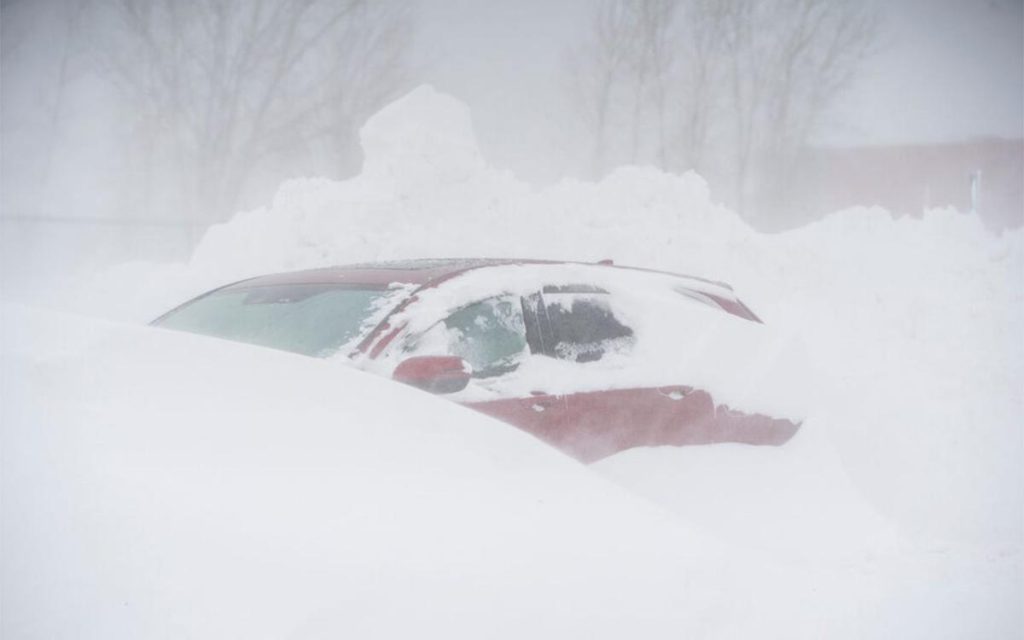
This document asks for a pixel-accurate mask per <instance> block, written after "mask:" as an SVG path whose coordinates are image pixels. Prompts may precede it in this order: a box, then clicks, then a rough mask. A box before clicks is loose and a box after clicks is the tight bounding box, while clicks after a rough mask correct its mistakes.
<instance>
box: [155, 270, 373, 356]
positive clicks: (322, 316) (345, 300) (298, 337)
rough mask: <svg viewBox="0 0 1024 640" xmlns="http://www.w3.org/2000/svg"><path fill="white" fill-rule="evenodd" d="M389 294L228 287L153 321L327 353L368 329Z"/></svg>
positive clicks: (323, 287)
mask: <svg viewBox="0 0 1024 640" xmlns="http://www.w3.org/2000/svg"><path fill="white" fill-rule="evenodd" d="M389 293H390V292H389V291H388V290H386V289H373V288H359V287H353V286H338V285H336V284H287V285H269V286H254V287H243V288H235V287H231V288H227V289H220V290H218V291H214V292H213V293H210V294H207V295H205V296H202V297H200V298H197V299H195V300H193V301H192V302H189V303H186V304H184V305H182V306H181V307H178V308H177V309H175V310H174V311H171V312H170V313H168V314H167V315H165V316H163V317H162V318H160V319H158V320H157V321H156V322H154V323H153V324H155V325H157V326H160V327H165V328H168V329H176V330H180V331H188V332H190V333H198V334H203V335H208V336H214V337H218V338H225V339H227V340H234V341H237V342H246V343H250V344H258V345H261V346H264V347H271V348H274V349H281V350H283V351H292V352H295V353H301V354H304V355H309V356H317V357H327V356H330V355H333V354H334V353H336V352H337V351H338V350H339V349H340V348H341V347H342V346H344V345H345V344H347V343H349V342H350V341H352V340H354V339H356V338H358V337H359V336H360V335H361V334H362V333H364V332H366V331H368V330H369V329H371V328H372V326H370V325H371V324H372V323H370V320H371V319H372V318H373V317H374V316H375V315H376V312H377V311H379V310H381V306H382V305H383V304H384V303H386V302H387V298H388V294H389Z"/></svg>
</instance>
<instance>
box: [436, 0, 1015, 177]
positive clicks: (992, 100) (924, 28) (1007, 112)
mask: <svg viewBox="0 0 1024 640" xmlns="http://www.w3.org/2000/svg"><path fill="white" fill-rule="evenodd" d="M419 2H420V11H421V13H420V17H421V30H420V39H419V41H418V45H417V57H418V58H419V59H420V62H421V64H422V65H423V71H424V75H425V76H426V77H427V79H428V80H429V81H431V82H432V83H434V84H436V85H437V86H438V88H441V89H443V90H446V91H449V92H452V93H454V94H456V95H457V96H459V97H460V98H462V99H463V100H465V101H467V102H469V103H470V105H471V106H472V107H473V115H474V118H475V120H476V122H477V125H478V129H479V130H480V134H481V137H482V138H483V140H482V142H483V144H484V146H485V149H486V150H487V151H488V154H489V155H490V156H491V157H492V159H493V160H494V161H495V162H496V163H498V164H499V165H504V166H509V167H512V168H514V169H515V170H516V172H517V173H521V174H527V175H524V176H523V177H533V178H541V179H543V178H546V177H549V176H548V175H547V174H550V175H554V174H556V173H558V169H559V168H558V167H556V166H550V167H540V166H536V167H531V166H530V164H529V163H536V162H537V157H536V154H532V153H530V150H533V149H538V148H539V149H543V148H544V147H545V145H547V146H552V147H554V146H557V147H563V146H564V145H567V144H571V141H570V140H569V139H568V138H567V137H566V136H567V135H568V133H567V132H566V131H564V124H562V125H560V124H557V123H559V122H562V123H564V119H563V118H559V117H557V116H558V115H559V114H558V113H557V111H558V107H557V105H558V104H562V105H563V108H567V106H565V102H564V101H565V96H564V94H565V90H564V85H565V82H566V77H565V75H564V74H565V69H564V68H565V51H566V49H567V48H569V47H570V46H571V45H572V44H574V43H576V42H579V41H580V39H581V38H583V37H584V36H585V34H586V27H587V26H588V25H587V21H588V11H589V8H590V7H591V6H592V2H590V1H588V0H556V1H551V0H517V1H516V2H505V1H500V0H490V1H481V0H419ZM879 6H880V7H881V10H882V16H883V35H882V48H881V51H880V52H879V53H878V54H877V55H876V56H875V57H874V58H873V59H871V60H870V61H869V62H868V64H866V65H865V68H864V70H863V73H862V75H861V77H860V81H859V83H858V84H857V86H856V87H855V88H854V89H853V90H852V91H850V92H849V93H848V94H847V95H846V96H845V97H844V99H843V102H842V104H841V105H840V106H839V108H838V109H837V111H836V113H835V123H836V126H835V127H834V129H833V130H832V131H831V132H830V133H829V134H827V135H825V136H823V138H822V141H823V142H828V143H838V144H886V143H893V142H934V141H948V140H961V139H965V138H971V137H977V136H990V135H992V136H1005V137H1021V136H1024V0H893V1H891V2H884V3H880V4H879ZM538 16H543V18H538ZM541 97H543V98H544V99H540V98H541ZM552 104H554V105H556V106H552ZM510 134H511V135H510ZM559 157H564V154H562V155H559ZM531 172H534V175H532V176H531V175H529V174H530V173H531Z"/></svg>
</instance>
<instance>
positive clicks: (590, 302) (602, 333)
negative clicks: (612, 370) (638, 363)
mask: <svg viewBox="0 0 1024 640" xmlns="http://www.w3.org/2000/svg"><path fill="white" fill-rule="evenodd" d="M567 289H568V290H567ZM576 290H577V291H582V292H580V293H573V292H572V289H569V288H560V289H553V288H551V289H546V290H545V292H544V308H545V312H546V313H545V315H546V320H547V322H548V326H549V327H550V331H551V337H552V340H553V345H552V347H551V348H550V349H549V351H550V352H551V355H553V356H555V357H557V358H561V359H563V360H572V361H574V362H593V361H595V360H600V359H601V358H603V357H604V356H605V354H607V353H612V352H622V351H626V350H628V349H629V347H630V346H632V344H633V330H632V329H631V328H630V327H628V326H626V325H625V324H624V323H623V322H622V321H621V320H619V318H617V317H616V316H615V313H614V312H613V311H612V308H611V305H610V304H609V301H608V294H607V293H604V292H601V291H599V290H593V289H589V290H587V289H583V288H578V289H576Z"/></svg>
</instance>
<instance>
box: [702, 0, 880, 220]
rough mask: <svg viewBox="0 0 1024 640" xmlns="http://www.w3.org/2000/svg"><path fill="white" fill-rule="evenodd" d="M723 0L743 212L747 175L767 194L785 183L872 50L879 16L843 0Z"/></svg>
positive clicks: (736, 168)
mask: <svg viewBox="0 0 1024 640" xmlns="http://www.w3.org/2000/svg"><path fill="white" fill-rule="evenodd" d="M723 2H724V6H725V7H726V9H725V11H724V12H723V13H722V18H723V19H724V29H723V33H724V35H725V38H724V42H725V46H726V54H727V58H728V61H729V65H728V77H729V86H730V92H729V96H730V101H729V103H730V111H731V112H732V114H733V127H732V133H733V158H732V163H731V164H732V166H733V169H734V176H735V185H734V197H735V199H736V203H737V208H738V209H739V210H740V212H744V211H745V210H746V208H747V207H746V204H747V202H746V200H747V196H748V195H749V193H748V192H749V191H750V189H751V184H750V183H751V173H752V172H756V173H758V174H759V175H760V177H761V180H762V182H764V183H766V184H768V185H770V186H769V189H768V190H770V191H775V192H776V193H778V192H779V191H780V190H781V189H783V188H784V187H785V186H786V183H787V181H788V180H789V178H790V172H791V169H792V167H793V165H794V162H795V159H796V157H797V155H798V154H799V153H800V152H801V151H802V150H803V148H804V147H805V146H806V144H807V142H808V140H809V139H810V137H811V135H812V134H813V133H815V132H816V131H817V130H818V129H819V127H820V125H821V122H822V118H823V116H824V115H825V114H826V113H827V111H828V109H829V108H830V107H831V106H832V104H833V102H834V100H835V98H836V97H837V95H838V94H839V93H840V92H841V91H842V90H843V89H845V88H846V87H847V86H848V85H849V84H850V82H851V81H852V80H853V78H854V77H855V74H856V71H857V70H858V68H859V66H860V63H861V62H862V61H863V59H864V58H865V57H866V56H867V55H868V54H869V53H870V52H871V51H872V48H873V46H874V44H875V42H876V41H877V34H878V17H877V14H875V13H874V12H872V11H870V10H868V9H866V8H865V7H864V6H863V5H860V4H856V3H847V2H843V1H842V0H770V1H760V2H759V1H755V0H723ZM760 191H761V193H760V195H761V196H765V195H766V193H765V189H761V190H760Z"/></svg>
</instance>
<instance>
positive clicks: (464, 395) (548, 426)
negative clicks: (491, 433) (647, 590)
mask: <svg viewBox="0 0 1024 640" xmlns="http://www.w3.org/2000/svg"><path fill="white" fill-rule="evenodd" d="M538 300H539V297H538V296H528V297H526V298H523V297H521V296H515V295H498V296H493V297H489V298H486V299H483V300H477V301H474V302H471V303H469V304H466V305H463V306H461V307H460V308H458V309H457V310H455V311H453V312H451V313H449V314H448V315H447V316H446V317H445V318H443V319H442V320H440V321H438V322H436V323H434V324H433V325H432V326H431V327H430V328H429V329H427V330H426V331H423V332H422V333H421V334H420V335H418V336H415V337H413V338H412V339H411V340H410V341H409V342H408V345H407V346H406V348H405V351H406V352H407V355H428V354H429V355H452V356H458V357H460V358H462V359H463V360H465V361H466V362H467V363H469V365H470V367H471V368H472V374H471V380H470V384H469V386H468V387H467V388H466V390H464V391H463V392H459V393H457V394H454V395H453V396H452V399H453V400H455V401H456V402H459V403H460V404H463V405H465V406H467V407H470V408H472V409H475V410H477V411H480V412H482V413H485V414H487V415H490V416H493V417H495V418H498V419H499V420H502V421H504V422H508V423H510V424H513V425H515V426H517V427H519V428H521V429H523V430H525V431H528V432H530V433H532V434H534V435H536V436H537V437H539V438H541V439H542V440H545V441H547V442H552V443H554V444H557V443H556V442H554V440H555V439H556V437H557V435H558V434H560V433H562V432H564V428H563V425H564V423H565V420H566V411H565V408H566V403H565V398H564V397H563V396H561V395H557V394H554V393H551V392H550V390H549V389H548V385H547V382H548V381H549V380H545V378H543V377H531V376H530V374H529V373H528V371H526V369H528V367H526V366H524V365H526V364H528V361H529V359H530V358H533V357H538V356H537V354H539V352H540V351H541V345H540V342H539V340H540V332H539V329H538V327H537V313H536V309H537V304H538Z"/></svg>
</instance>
